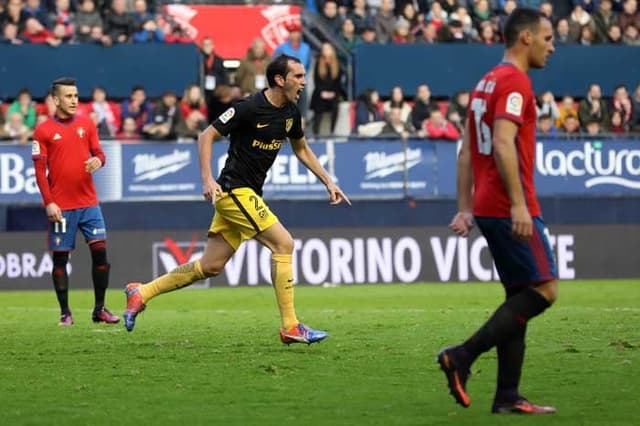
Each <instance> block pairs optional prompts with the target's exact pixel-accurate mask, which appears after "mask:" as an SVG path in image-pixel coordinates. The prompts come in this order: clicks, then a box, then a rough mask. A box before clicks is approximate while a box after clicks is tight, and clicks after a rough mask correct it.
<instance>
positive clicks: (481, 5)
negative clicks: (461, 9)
mask: <svg viewBox="0 0 640 426" xmlns="http://www.w3.org/2000/svg"><path fill="white" fill-rule="evenodd" d="M471 17H472V19H473V21H474V22H475V26H476V29H477V30H478V32H479V31H480V29H481V28H480V25H481V24H482V23H483V22H489V21H490V20H491V7H490V6H489V2H488V0H476V1H475V4H474V5H473V7H472V13H471Z"/></svg>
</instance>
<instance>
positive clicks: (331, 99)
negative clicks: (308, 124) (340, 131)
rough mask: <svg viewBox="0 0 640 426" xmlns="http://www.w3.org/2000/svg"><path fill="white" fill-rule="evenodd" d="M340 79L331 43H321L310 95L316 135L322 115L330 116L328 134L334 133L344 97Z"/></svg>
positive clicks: (337, 63)
mask: <svg viewBox="0 0 640 426" xmlns="http://www.w3.org/2000/svg"><path fill="white" fill-rule="evenodd" d="M342 78H343V75H342V71H341V69H340V63H339V62H338V57H337V56H336V51H335V49H334V48H333V46H332V45H331V43H322V47H321V48H320V54H319V55H318V58H317V59H316V65H315V69H314V72H313V83H314V88H313V94H312V95H311V110H312V111H313V133H314V134H316V135H318V134H319V133H320V124H321V123H322V118H323V116H324V114H329V115H330V118H331V127H330V133H331V134H332V133H333V132H334V129H335V125H336V121H337V118H338V106H339V102H340V99H341V98H342V97H343V95H344V93H343V92H344V91H343V89H342Z"/></svg>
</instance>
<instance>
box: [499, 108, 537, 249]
mask: <svg viewBox="0 0 640 426" xmlns="http://www.w3.org/2000/svg"><path fill="white" fill-rule="evenodd" d="M517 133H518V125H517V124H516V123H514V122H513V121H511V120H506V119H497V120H496V121H495V123H494V125H493V157H494V159H495V162H496V167H497V168H498V171H499V172H500V177H501V178H502V183H503V185H504V187H505V189H506V190H507V194H509V199H510V201H511V227H512V232H513V236H514V237H515V238H517V239H519V240H528V239H530V238H531V235H532V232H533V225H532V220H531V215H530V214H529V210H528V208H527V203H526V201H525V198H524V189H523V188H522V181H521V180H520V171H519V167H518V153H517V150H516V144H515V140H516V135H517Z"/></svg>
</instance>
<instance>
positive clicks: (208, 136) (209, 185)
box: [198, 126, 222, 204]
mask: <svg viewBox="0 0 640 426" xmlns="http://www.w3.org/2000/svg"><path fill="white" fill-rule="evenodd" d="M218 139H220V133H218V131H217V130H216V129H215V128H214V127H213V126H209V127H207V128H206V129H204V130H203V131H202V132H201V133H200V134H199V135H198V157H199V159H200V177H201V178H202V195H203V196H204V198H205V199H206V200H207V201H209V202H210V203H211V204H215V202H216V197H218V196H220V194H221V193H222V188H220V185H218V182H216V181H215V179H214V178H213V170H212V169H211V152H212V146H213V142H214V141H215V140H218Z"/></svg>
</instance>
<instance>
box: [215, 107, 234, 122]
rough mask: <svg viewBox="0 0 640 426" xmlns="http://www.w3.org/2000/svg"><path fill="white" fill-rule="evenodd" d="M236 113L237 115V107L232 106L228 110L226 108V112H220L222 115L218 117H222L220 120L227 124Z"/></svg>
mask: <svg viewBox="0 0 640 426" xmlns="http://www.w3.org/2000/svg"><path fill="white" fill-rule="evenodd" d="M234 115H236V110H235V108H233V107H231V108H229V109H228V110H226V111H225V112H223V113H222V114H220V117H218V118H219V119H220V121H221V122H222V123H223V124H227V122H228V121H229V120H231V119H232V118H233V116H234Z"/></svg>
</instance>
